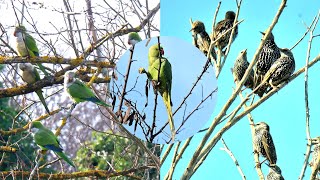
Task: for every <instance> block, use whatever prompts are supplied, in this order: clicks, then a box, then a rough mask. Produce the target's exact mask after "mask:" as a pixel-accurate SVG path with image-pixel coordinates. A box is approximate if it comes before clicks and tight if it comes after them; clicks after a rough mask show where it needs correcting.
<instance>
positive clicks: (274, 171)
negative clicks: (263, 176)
mask: <svg viewBox="0 0 320 180" xmlns="http://www.w3.org/2000/svg"><path fill="white" fill-rule="evenodd" d="M267 180H284V178H283V176H282V174H281V169H280V168H279V166H277V165H275V166H270V168H269V174H268V175H267Z"/></svg>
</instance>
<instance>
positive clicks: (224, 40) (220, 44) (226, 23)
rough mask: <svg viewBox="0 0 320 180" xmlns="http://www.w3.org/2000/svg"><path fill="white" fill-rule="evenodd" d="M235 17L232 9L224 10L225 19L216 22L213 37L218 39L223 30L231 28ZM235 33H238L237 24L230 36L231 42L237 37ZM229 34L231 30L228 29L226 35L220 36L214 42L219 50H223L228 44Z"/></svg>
mask: <svg viewBox="0 0 320 180" xmlns="http://www.w3.org/2000/svg"><path fill="white" fill-rule="evenodd" d="M235 17H236V14H235V13H234V12H233V11H228V12H226V15H225V19H224V20H222V21H220V22H218V23H217V25H216V27H215V29H214V32H213V37H214V39H218V38H219V37H220V36H221V35H222V34H223V33H224V32H226V31H227V30H229V29H230V28H232V26H233V22H234V20H235ZM237 35H238V25H237V26H236V27H235V32H234V34H233V37H232V42H233V41H234V39H235V38H236V37H237ZM230 36H231V31H229V32H228V33H227V34H226V35H224V36H223V37H221V38H220V39H219V40H218V41H217V42H216V43H215V46H216V47H217V48H219V49H220V50H223V49H224V48H225V47H226V46H227V45H228V43H229V39H230Z"/></svg>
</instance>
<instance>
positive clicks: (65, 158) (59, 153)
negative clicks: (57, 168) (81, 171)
mask: <svg viewBox="0 0 320 180" xmlns="http://www.w3.org/2000/svg"><path fill="white" fill-rule="evenodd" d="M55 153H56V154H57V155H58V156H59V157H61V158H62V159H63V160H65V161H66V162H67V163H68V164H69V165H70V166H72V167H74V168H75V167H76V166H75V165H74V164H73V162H72V161H71V160H70V159H69V158H68V157H67V156H66V155H65V154H64V153H63V152H55Z"/></svg>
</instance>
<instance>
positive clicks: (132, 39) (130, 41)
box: [128, 32, 141, 46]
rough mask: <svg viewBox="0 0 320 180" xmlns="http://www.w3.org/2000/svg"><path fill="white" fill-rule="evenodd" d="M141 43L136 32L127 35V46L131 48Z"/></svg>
mask: <svg viewBox="0 0 320 180" xmlns="http://www.w3.org/2000/svg"><path fill="white" fill-rule="evenodd" d="M140 41H141V37H140V36H139V34H138V33H137V32H131V33H129V34H128V44H129V45H131V46H133V45H135V44H136V43H138V42H140Z"/></svg>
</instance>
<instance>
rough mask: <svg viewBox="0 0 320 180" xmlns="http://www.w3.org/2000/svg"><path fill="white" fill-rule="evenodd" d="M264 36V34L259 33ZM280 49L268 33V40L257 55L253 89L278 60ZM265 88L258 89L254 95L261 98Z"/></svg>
mask: <svg viewBox="0 0 320 180" xmlns="http://www.w3.org/2000/svg"><path fill="white" fill-rule="evenodd" d="M261 33H262V34H263V35H265V33H264V32H261ZM280 56H281V54H280V49H279V47H278V46H277V44H276V43H275V41H274V36H273V34H272V33H270V35H269V37H268V39H266V41H265V44H264V45H263V47H262V50H261V52H260V54H259V57H258V60H257V63H256V68H255V76H254V87H257V86H258V85H259V84H260V83H261V82H262V80H263V78H264V75H265V74H266V73H267V72H268V71H269V69H270V67H271V65H272V64H273V63H274V62H275V61H276V60H277V59H278V58H280ZM266 90H267V89H266V87H265V86H262V87H261V88H259V89H258V90H257V91H256V93H257V94H258V95H259V96H260V97H262V96H263V94H264V93H265V91H266Z"/></svg>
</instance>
